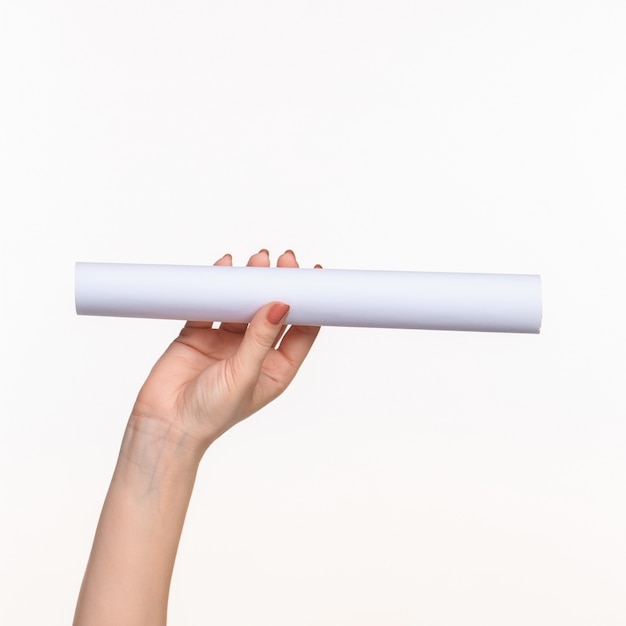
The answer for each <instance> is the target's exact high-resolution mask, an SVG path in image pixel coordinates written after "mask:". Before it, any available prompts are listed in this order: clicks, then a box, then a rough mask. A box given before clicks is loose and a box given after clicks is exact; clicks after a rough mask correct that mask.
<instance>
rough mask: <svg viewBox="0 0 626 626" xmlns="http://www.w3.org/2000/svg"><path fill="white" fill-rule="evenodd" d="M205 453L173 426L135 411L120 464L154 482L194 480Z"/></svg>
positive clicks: (124, 443)
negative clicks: (184, 478)
mask: <svg viewBox="0 0 626 626" xmlns="http://www.w3.org/2000/svg"><path fill="white" fill-rule="evenodd" d="M205 450H206V446H202V445H201V444H199V442H197V441H195V440H194V439H193V438H191V437H189V436H188V435H187V434H185V433H184V432H182V431H181V430H180V429H178V428H176V427H175V426H174V425H173V424H171V423H166V422H164V421H163V420H160V419H156V418H151V417H148V416H143V415H139V414H137V413H135V412H133V413H132V414H131V416H130V418H129V420H128V424H127V426H126V431H125V433H124V438H123V440H122V446H121V449H120V464H124V465H126V464H127V465H129V466H130V467H132V468H133V469H134V470H135V471H136V472H138V473H139V474H144V475H145V476H146V477H148V478H150V479H151V480H155V479H159V480H160V479H177V478H180V477H185V476H189V477H195V474H196V472H197V470H198V466H199V464H200V461H201V460H202V456H203V455H204V452H205Z"/></svg>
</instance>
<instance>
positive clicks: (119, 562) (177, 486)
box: [74, 250, 319, 626]
mask: <svg viewBox="0 0 626 626" xmlns="http://www.w3.org/2000/svg"><path fill="white" fill-rule="evenodd" d="M269 264H270V259H269V253H268V252H267V251H266V250H261V251H260V252H258V253H257V254H254V255H253V256H252V257H250V260H249V261H248V265H249V266H255V267H264V266H269ZM216 265H232V258H231V256H230V255H225V256H223V257H222V258H221V259H219V260H218V261H217V263H216ZM277 266H278V267H298V263H297V261H296V257H295V255H294V253H293V252H291V251H290V250H288V251H287V252H285V253H284V254H282V255H281V256H280V257H279V258H278V261H277ZM316 267H319V266H316ZM288 311H289V306H288V305H287V304H286V303H281V302H270V303H268V304H266V305H265V306H263V307H262V308H261V309H260V310H259V311H258V312H257V313H256V315H255V316H254V318H253V319H252V320H251V322H250V324H221V325H220V326H219V328H213V324H212V323H211V322H202V323H199V322H187V324H186V325H185V326H184V328H183V329H182V331H181V333H180V335H179V336H178V337H177V338H176V339H175V340H174V341H173V342H172V344H171V345H170V346H169V347H168V349H167V350H166V351H165V353H164V354H163V356H162V357H161V358H160V359H159V360H158V361H157V363H156V364H155V365H154V367H153V368H152V371H151V372H150V374H149V376H148V378H147V380H146V382H145V383H144V385H143V387H142V388H141V390H140V392H139V395H138V397H137V400H136V402H135V405H134V407H133V410H132V413H131V415H130V418H129V421H128V426H127V428H126V431H125V433H124V438H123V441H122V445H121V449H120V454H119V458H118V462H117V465H116V467H115V471H114V473H113V478H112V480H111V485H110V487H109V490H108V493H107V496H106V499H105V502H104V505H103V509H102V513H101V516H100V520H99V523H98V527H97V530H96V535H95V538H94V543H93V547H92V550H91V555H90V557H89V562H88V564H87V569H86V572H85V575H84V578H83V583H82V586H81V590H80V594H79V598H78V604H77V607H76V613H75V617H74V626H100V625H103V626H104V625H106V626H111V624H115V625H116V626H139V625H142V626H160V625H163V624H166V622H167V601H168V595H169V588H170V581H171V577H172V570H173V568H174V561H175V558H176V551H177V549H178V544H179V540H180V535H181V532H182V528H183V524H184V520H185V515H186V512H187V508H188V506H189V501H190V498H191V493H192V490H193V485H194V481H195V477H196V474H197V470H198V466H199V464H200V461H201V459H202V457H203V455H204V454H205V452H206V451H207V449H208V448H209V446H210V445H211V444H212V443H213V442H214V441H215V440H216V439H217V438H218V437H219V436H220V435H222V434H223V433H225V432H226V431H227V430H228V429H229V428H231V427H232V426H234V425H235V424H237V423H238V422H240V421H242V420H244V419H245V418H246V417H248V416H250V415H252V414H253V413H255V412H256V411H258V410H259V409H260V408H262V407H263V406H265V405H266V404H268V403H269V402H271V401H272V400H274V399H275V398H276V397H278V396H279V395H280V394H281V393H282V392H283V391H284V390H285V389H286V388H287V386H288V385H289V383H290V382H291V381H292V380H293V378H294V376H295V375H296V372H297V371H298V368H299V367H300V365H301V364H302V362H303V360H304V359H305V357H306V355H307V354H308V352H309V350H310V348H311V346H312V345H313V342H314V341H315V337H316V336H317V333H318V331H319V328H318V327H311V326H291V327H290V328H289V329H288V330H287V328H286V326H285V324H284V322H285V318H286V317H287V314H288ZM278 342H280V343H278Z"/></svg>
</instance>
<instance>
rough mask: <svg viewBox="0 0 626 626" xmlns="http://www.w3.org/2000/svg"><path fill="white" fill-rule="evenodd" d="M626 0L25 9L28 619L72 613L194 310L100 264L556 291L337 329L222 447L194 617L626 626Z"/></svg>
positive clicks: (8, 267)
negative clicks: (519, 317)
mask: <svg viewBox="0 0 626 626" xmlns="http://www.w3.org/2000/svg"><path fill="white" fill-rule="evenodd" d="M625 32H626V4H625V3H624V2H622V1H621V0H614V1H609V0H604V1H603V0H598V1H594V2H590V1H588V2H576V1H571V0H570V1H565V0H563V1H557V0H531V1H525V2H513V1H504V2H502V1H495V0H494V1H486V0H476V1H474V2H462V1H461V0H438V1H434V0H429V1H425V0H424V1H405V2H401V1H393V0H392V1H386V2H382V1H381V2H369V1H363V0H362V1H358V2H357V1H356V0H354V1H347V0H344V1H337V2H325V1H320V0H315V1H313V0H311V1H309V2H303V1H299V0H297V1H287V0H283V1H278V0H277V1H273V2H252V1H250V0H248V1H246V0H241V1H239V2H237V1H235V2H222V1H219V2H218V1H214V2H211V1H206V2H199V1H197V2H191V1H187V2H184V1H183V2H179V3H174V2H148V1H140V0H124V1H121V0H115V1H107V2H104V1H90V2H82V1H79V0H73V1H69V0H68V1H63V2H61V1H56V2H44V1H43V0H41V1H39V2H37V1H32V0H5V1H4V2H2V4H1V5H0V81H1V82H0V89H1V91H2V93H1V98H0V206H1V209H0V210H1V216H0V238H1V246H0V250H1V255H2V267H3V270H2V283H1V289H0V302H1V307H0V316H1V322H2V342H1V346H2V347H1V348H0V359H1V361H0V367H1V372H0V373H1V376H0V385H1V394H0V403H1V404H0V407H1V408H0V411H1V414H0V487H1V492H0V498H1V504H0V529H1V535H0V597H1V602H0V623H2V624H7V625H8V624H11V625H12V626H13V625H18V624H20V625H21V624H25V625H31V624H47V625H57V624H58V625H62V624H69V623H70V622H71V619H72V614H73V610H74V604H75V601H76V597H77V594H78V588H79V585H80V581H81V578H82V574H83V570H84V567H85V564H86V560H87V556H88V553H89V549H90V546H91V541H92V538H93V533H94V530H95V526H96V522H97V519H98V515H99V512H100V507H101V504H102V500H103V497H104V495H105V491H106V488H107V486H108V482H109V479H110V476H111V472H112V469H113V465H114V463H115V460H116V457H117V451H118V446H119V442H120V440H121V435H122V432H123V429H124V426H125V421H126V418H127V415H128V413H129V411H130V408H131V406H132V403H133V400H134V397H135V394H136V392H137V390H138V388H139V386H140V384H141V383H142V381H143V379H144V377H145V376H146V374H147V372H148V370H149V368H150V366H151V364H152V363H153V361H154V360H155V359H156V358H157V357H158V355H159V354H160V353H161V351H162V350H163V349H164V348H165V346H166V345H167V344H168V343H169V341H170V340H171V338H173V337H174V336H175V335H176V333H177V332H178V328H179V323H178V322H163V321H154V320H119V319H107V318H79V317H77V316H76V315H75V313H74V308H73V264H74V262H75V261H78V260H82V261H123V262H145V263H181V264H183V263H212V262H213V261H214V260H215V259H216V258H217V257H219V256H221V255H222V254H223V253H225V252H231V253H233V255H234V258H235V263H236V264H244V263H245V262H246V260H247V257H248V255H249V254H250V253H252V252H256V251H257V250H258V249H259V248H261V247H267V248H269V249H270V251H271V252H272V256H273V259H275V258H276V256H277V255H278V254H279V253H280V252H282V251H283V250H284V249H285V248H293V249H294V250H296V252H297V253H298V255H299V258H300V261H301V263H302V264H303V265H306V266H312V265H313V264H314V263H317V262H320V263H322V264H323V265H324V266H326V267H334V268H347V269H397V270H429V271H468V272H473V271H476V272H483V271H484V272H511V273H518V272H519V273H539V274H541V275H542V277H543V291H544V321H543V330H542V334H541V335H539V336H528V335H505V334H490V335H486V334H485V335H483V334H478V333H453V332H425V331H388V330H386V331H383V330H377V329H373V330H364V329H358V330H357V329H337V328H328V329H324V330H323V332H322V334H321V335H320V338H319V341H318V343H317V345H316V346H315V348H314V350H313V352H312V354H311V356H310V359H309V360H308V361H307V363H306V364H305V366H304V367H303V368H302V371H301V373H300V375H299V377H298V378H297V380H296V381H295V382H294V384H293V386H292V387H291V388H290V389H289V390H288V391H287V392H286V393H285V394H284V395H283V396H282V397H281V398H280V399H279V400H278V401H276V402H275V403H274V404H272V405H271V406H269V407H268V408H266V409H264V410H263V411H262V412H261V413H259V414H257V415H256V416H254V417H253V418H251V419H250V420H248V421H247V422H246V423H244V424H242V425H240V426H238V427H236V428H235V429H234V430H232V431H230V432H229V433H228V434H227V435H225V436H224V437H223V438H222V439H221V440H220V441H218V443H217V444H215V446H214V447H213V448H212V449H211V450H210V451H209V453H208V455H207V457H206V458H205V461H204V463H203V465H202V467H201V471H200V474H199V477H198V482H197V487H196V491H195V493H194V496H193V500H192V503H191V507H190V510H189V514H188V518H187V525H186V527H185V530H184V533H183V539H182V543H181V547H180V551H179V556H178V561H177V565H176V569H175V572H174V581H173V586H172V593H171V599H170V623H171V624H186V625H196V624H208V623H211V624H220V625H221V626H230V625H233V626H234V625H243V624H272V626H281V625H285V626H286V625H289V626H293V625H294V624H298V625H303V626H306V625H316V626H317V625H320V624H323V625H355V626H357V625H358V626H364V625H380V624H388V625H393V626H395V625H398V626H399V625H402V626H404V625H415V624H420V625H422V624H423V625H438V626H441V625H446V626H447V625H456V624H477V625H481V626H487V625H494V626H495V625H498V626H499V625H501V624H507V625H518V624H519V625H527V624H546V625H548V624H549V625H552V624H568V625H569V626H574V625H582V624H585V625H593V626H598V625H602V626H609V625H613V624H615V625H617V624H620V625H623V624H624V623H626V503H625V493H626V489H625V484H626V480H625V479H626V450H625V448H626V445H625V444H626V419H625V417H626V409H625V407H626V400H625V398H624V392H625V389H626V384H625V382H626V381H625V366H624V358H623V353H624V350H625V348H626V331H625V329H624V319H625V316H626V298H625V296H624V265H625V261H626V253H625V252H624V239H625V237H624V226H623V221H622V220H623V213H624V210H625V208H626V177H625V173H626V121H625V120H626V115H625V111H626V37H625V35H624V33H625Z"/></svg>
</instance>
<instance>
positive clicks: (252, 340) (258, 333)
mask: <svg viewBox="0 0 626 626" xmlns="http://www.w3.org/2000/svg"><path fill="white" fill-rule="evenodd" d="M288 313H289V305H288V304H285V303H284V302H270V303H269V304H266V305H265V306H263V307H262V308H261V309H259V310H258V311H257V312H256V314H255V315H254V317H253V318H252V320H251V321H250V325H249V326H248V329H247V330H246V333H245V335H244V337H243V340H242V342H241V345H240V346H239V350H237V357H238V358H237V360H238V361H239V366H240V367H241V370H240V371H241V372H242V373H243V374H244V375H247V376H251V377H254V378H256V377H257V376H258V375H259V372H260V371H261V367H262V365H263V361H265V357H266V356H267V355H268V354H269V351H270V350H272V348H273V346H274V344H275V343H276V340H277V339H278V336H279V335H280V333H281V332H282V330H283V324H284V323H285V320H286V318H287V314H288Z"/></svg>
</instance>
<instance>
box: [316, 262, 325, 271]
mask: <svg viewBox="0 0 626 626" xmlns="http://www.w3.org/2000/svg"><path fill="white" fill-rule="evenodd" d="M315 269H316V270H321V269H324V268H323V267H322V266H321V265H320V264H319V263H316V264H315Z"/></svg>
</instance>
